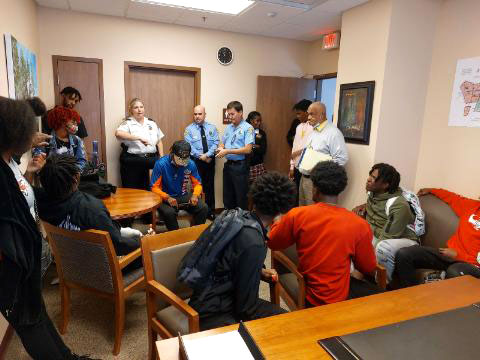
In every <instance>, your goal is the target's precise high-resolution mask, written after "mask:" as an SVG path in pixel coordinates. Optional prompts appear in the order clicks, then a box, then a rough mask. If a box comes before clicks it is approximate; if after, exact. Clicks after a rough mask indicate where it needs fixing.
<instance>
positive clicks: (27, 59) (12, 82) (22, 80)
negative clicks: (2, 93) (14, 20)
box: [5, 34, 38, 99]
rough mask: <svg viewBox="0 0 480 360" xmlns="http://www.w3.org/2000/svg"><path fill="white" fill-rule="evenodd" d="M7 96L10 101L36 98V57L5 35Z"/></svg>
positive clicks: (15, 40) (8, 35) (10, 36)
mask: <svg viewBox="0 0 480 360" xmlns="http://www.w3.org/2000/svg"><path fill="white" fill-rule="evenodd" d="M5 56H6V58H7V77H8V95H9V96H10V98H12V99H26V98H29V97H33V96H38V80H37V57H36V56H35V54H34V53H33V52H32V51H30V50H29V49H28V48H26V47H25V46H23V45H22V44H21V43H19V42H18V41H17V39H15V38H14V37H13V36H12V35H10V34H5Z"/></svg>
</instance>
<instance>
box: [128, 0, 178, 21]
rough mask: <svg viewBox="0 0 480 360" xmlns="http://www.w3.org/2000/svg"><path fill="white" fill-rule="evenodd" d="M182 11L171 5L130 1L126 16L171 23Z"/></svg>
mask: <svg viewBox="0 0 480 360" xmlns="http://www.w3.org/2000/svg"><path fill="white" fill-rule="evenodd" d="M183 11H185V10H184V9H179V8H175V7H172V6H159V5H152V4H145V3H139V2H133V1H131V2H130V5H129V6H128V9H127V17H128V18H132V19H140V20H153V21H159V22H164V23H173V22H174V21H175V20H177V19H178V17H179V16H180V15H181V14H182V12H183Z"/></svg>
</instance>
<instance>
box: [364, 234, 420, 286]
mask: <svg viewBox="0 0 480 360" xmlns="http://www.w3.org/2000/svg"><path fill="white" fill-rule="evenodd" d="M412 245H418V242H416V241H414V240H410V239H388V240H380V241H378V239H376V238H373V246H374V248H375V255H376V257H377V262H378V263H379V264H380V265H382V266H384V267H385V269H386V270H387V281H388V282H390V281H391V280H392V274H393V271H394V269H395V254H396V253H397V251H398V250H400V249H401V248H404V247H408V246H412Z"/></svg>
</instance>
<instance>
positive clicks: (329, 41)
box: [322, 32, 340, 50]
mask: <svg viewBox="0 0 480 360" xmlns="http://www.w3.org/2000/svg"><path fill="white" fill-rule="evenodd" d="M339 46H340V33H339V32H334V33H331V34H327V35H324V36H323V44H322V49H323V50H331V49H338V47H339Z"/></svg>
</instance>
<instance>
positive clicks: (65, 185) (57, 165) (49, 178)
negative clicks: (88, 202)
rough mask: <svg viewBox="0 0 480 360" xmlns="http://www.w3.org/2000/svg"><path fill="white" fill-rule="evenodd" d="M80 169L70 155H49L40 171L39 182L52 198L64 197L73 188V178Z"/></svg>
mask: <svg viewBox="0 0 480 360" xmlns="http://www.w3.org/2000/svg"><path fill="white" fill-rule="evenodd" d="M77 174H80V170H79V168H78V165H77V159H76V158H75V157H74V156H72V155H51V156H49V157H48V158H47V161H46V162H45V165H44V166H43V168H42V170H41V171H40V183H41V184H42V187H43V188H44V189H45V192H46V193H47V194H48V196H50V197H51V198H52V199H54V200H62V199H64V198H66V197H67V196H68V195H69V194H70V193H71V192H72V190H73V186H74V179H75V176H77Z"/></svg>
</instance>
